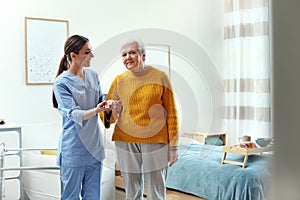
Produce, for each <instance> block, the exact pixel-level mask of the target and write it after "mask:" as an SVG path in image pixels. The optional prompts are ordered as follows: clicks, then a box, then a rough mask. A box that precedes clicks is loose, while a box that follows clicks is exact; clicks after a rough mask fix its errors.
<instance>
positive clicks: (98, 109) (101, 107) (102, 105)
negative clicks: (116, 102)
mask: <svg viewBox="0 0 300 200" xmlns="http://www.w3.org/2000/svg"><path fill="white" fill-rule="evenodd" d="M106 105H107V102H106V101H102V102H101V103H99V104H98V105H97V106H96V108H95V109H96V114H98V113H100V112H102V111H105V110H108V109H106Z"/></svg>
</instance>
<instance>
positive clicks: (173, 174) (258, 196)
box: [166, 138, 272, 200]
mask: <svg viewBox="0 0 300 200" xmlns="http://www.w3.org/2000/svg"><path fill="white" fill-rule="evenodd" d="M181 140H183V138H181ZM185 140H187V139H185ZM178 153H179V159H178V161H177V162H176V163H175V164H174V165H173V166H172V167H170V168H169V170H168V177H167V183H166V184H167V188H169V189H174V190H178V191H181V192H185V193H189V194H193V195H195V196H199V197H201V198H205V199H209V200H216V199H219V200H224V199H226V200H230V199H232V200H233V199H236V200H241V199H245V200H246V199H247V200H264V199H266V198H267V193H268V185H269V184H268V181H269V180H270V177H271V174H270V170H271V169H270V168H271V159H272V158H271V155H251V156H249V158H248V162H247V167H246V168H242V167H241V166H236V165H231V164H223V165H222V164H221V160H222V156H223V152H222V149H221V146H213V145H206V144H200V143H196V142H192V141H191V140H190V141H189V142H187V141H185V142H184V143H182V142H181V145H180V146H179V149H178ZM227 158H228V159H230V160H236V161H241V160H242V159H243V156H242V155H237V154H228V155H227Z"/></svg>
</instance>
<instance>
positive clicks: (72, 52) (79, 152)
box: [53, 35, 110, 200]
mask: <svg viewBox="0 0 300 200" xmlns="http://www.w3.org/2000/svg"><path fill="white" fill-rule="evenodd" d="M93 57H94V55H93V53H92V48H91V44H90V43H89V40H88V39H87V38H85V37H83V36H80V35H73V36H71V37H69V38H68V39H67V41H66V42H65V46H64V56H63V58H62V59H61V62H60V65H59V69H58V72H57V77H56V79H55V81H54V89H53V90H54V94H53V106H54V107H55V108H58V111H59V113H60V114H61V116H62V133H61V136H60V141H59V145H58V155H57V164H58V165H59V166H60V178H61V183H62V195H61V199H62V200H65V199H68V200H69V199H80V196H81V198H82V199H88V200H99V199H100V191H101V188H100V186H101V176H102V161H103V159H104V157H105V154H104V147H103V141H102V137H101V132H100V128H99V125H98V117H97V116H98V113H100V112H102V111H104V110H106V111H109V110H110V105H109V103H108V102H107V101H105V98H104V95H103V94H102V91H101V86H100V82H99V78H98V75H97V73H96V72H95V71H94V70H92V69H90V68H88V67H89V66H90V61H91V59H92V58H93Z"/></svg>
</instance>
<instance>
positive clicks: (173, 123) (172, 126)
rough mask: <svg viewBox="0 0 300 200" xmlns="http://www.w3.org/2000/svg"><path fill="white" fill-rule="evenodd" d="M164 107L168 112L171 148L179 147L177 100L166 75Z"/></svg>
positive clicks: (164, 79)
mask: <svg viewBox="0 0 300 200" xmlns="http://www.w3.org/2000/svg"><path fill="white" fill-rule="evenodd" d="M163 81H164V93H163V99H162V100H163V106H164V108H165V110H166V119H167V128H168V136H169V145H170V147H174V146H178V129H179V127H178V116H177V109H176V103H175V98H174V94H173V90H172V86H171V83H170V80H169V78H168V77H167V76H166V75H165V77H164V78H163Z"/></svg>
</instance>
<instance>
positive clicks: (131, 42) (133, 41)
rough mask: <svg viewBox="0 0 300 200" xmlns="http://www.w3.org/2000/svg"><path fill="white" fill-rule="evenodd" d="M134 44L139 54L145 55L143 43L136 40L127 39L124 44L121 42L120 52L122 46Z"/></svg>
mask: <svg viewBox="0 0 300 200" xmlns="http://www.w3.org/2000/svg"><path fill="white" fill-rule="evenodd" d="M134 43H135V44H137V46H138V50H139V51H140V53H141V54H145V53H146V49H145V45H144V43H143V41H142V40H140V39H138V38H131V39H128V40H126V41H125V42H123V44H122V46H121V50H122V49H123V48H124V46H126V45H128V44H134Z"/></svg>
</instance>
